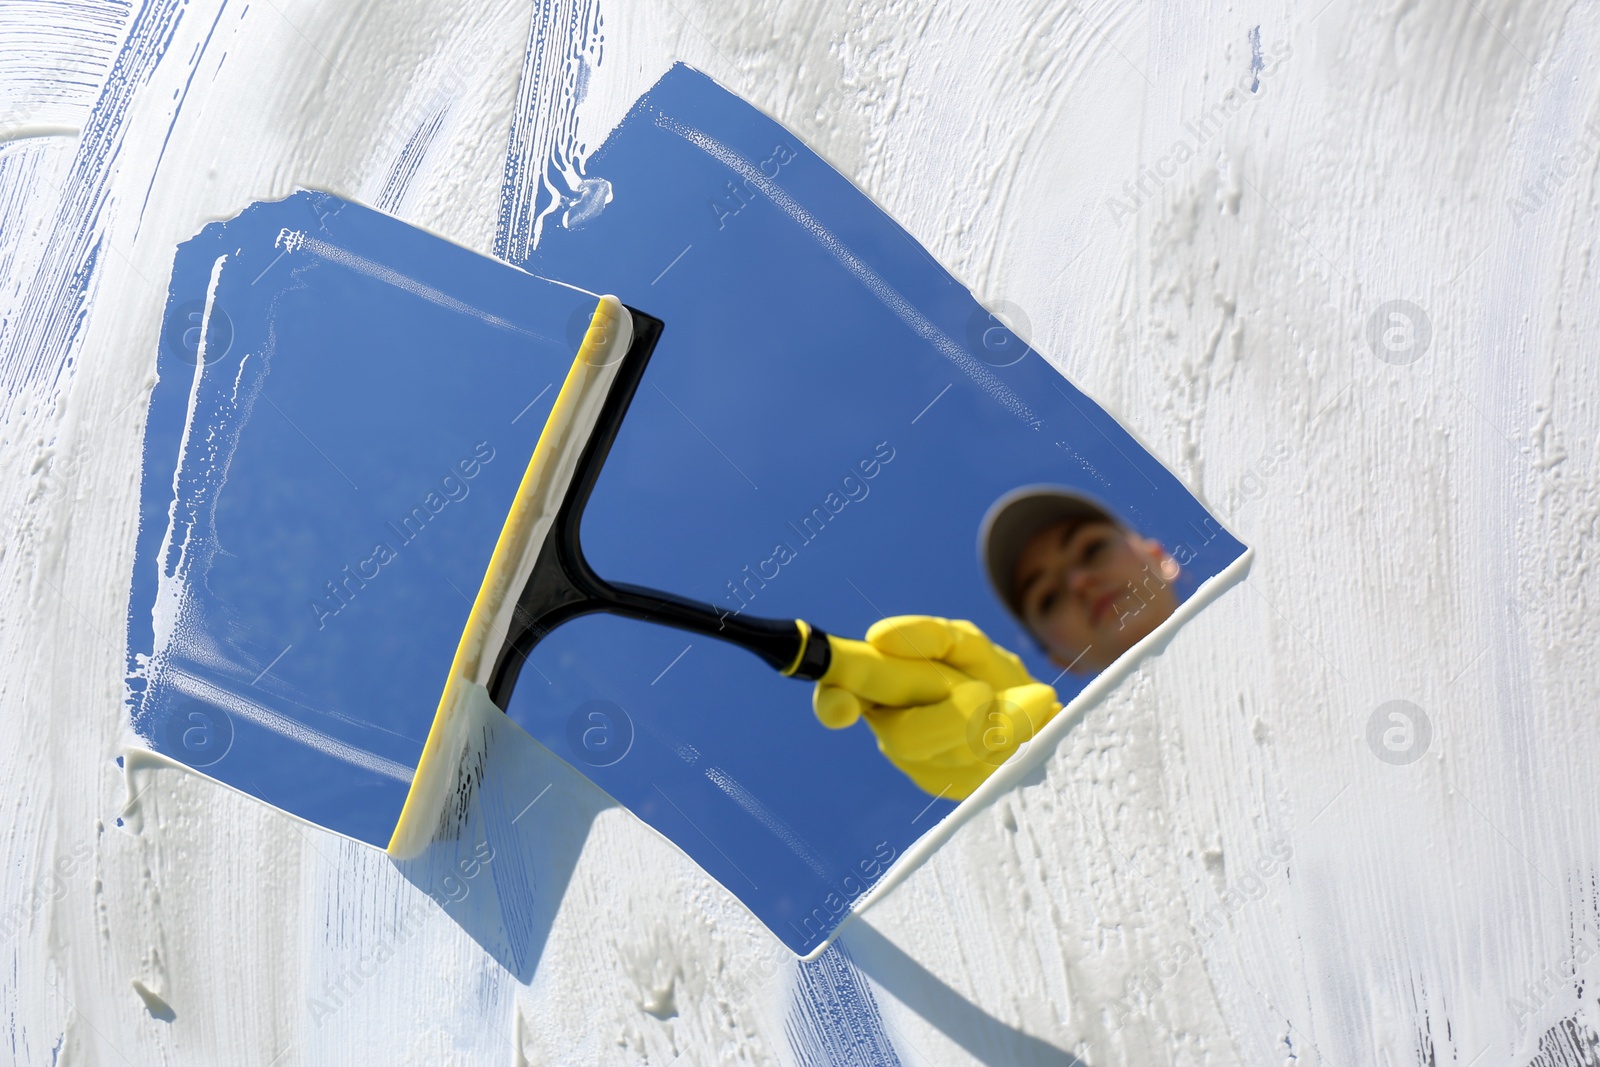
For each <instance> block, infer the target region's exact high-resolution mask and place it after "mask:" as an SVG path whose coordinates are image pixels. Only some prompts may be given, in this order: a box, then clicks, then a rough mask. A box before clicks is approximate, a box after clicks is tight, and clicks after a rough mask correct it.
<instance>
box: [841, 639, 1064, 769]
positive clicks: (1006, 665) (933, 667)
mask: <svg viewBox="0 0 1600 1067" xmlns="http://www.w3.org/2000/svg"><path fill="white" fill-rule="evenodd" d="M828 643H829V647H830V651H831V656H832V659H831V661H830V663H829V666H828V671H827V673H826V674H824V675H823V676H822V679H821V680H820V681H818V682H817V686H816V689H815V690H814V691H813V693H812V706H813V707H814V708H815V709H816V712H817V718H818V719H819V720H821V722H822V724H823V725H824V726H826V727H828V728H830V729H834V730H842V729H844V728H845V727H847V726H851V725H853V724H854V723H855V722H856V720H857V719H860V718H863V717H864V718H865V719H866V720H867V725H868V726H870V727H871V728H872V732H873V733H874V734H876V735H877V738H878V749H879V751H881V752H882V753H883V754H884V756H886V757H887V758H888V760H889V762H891V763H893V764H894V765H895V766H896V767H898V768H899V769H900V770H901V771H903V772H904V773H905V774H906V776H907V777H909V778H910V779H911V780H912V781H913V782H915V783H916V784H917V786H918V787H919V788H921V789H922V790H923V791H925V792H928V793H932V794H934V795H935V796H944V797H949V798H950V799H953V800H964V799H965V798H966V797H967V796H969V795H970V794H971V793H972V791H973V790H974V789H976V788H978V786H979V784H981V783H982V782H983V781H984V779H986V778H988V777H989V775H990V774H992V773H994V770H995V768H996V767H998V766H1000V764H1002V763H1004V762H1005V761H1006V759H1007V758H1008V757H1010V756H1011V755H1012V753H1014V752H1015V751H1016V750H1017V749H1018V748H1019V747H1021V746H1022V745H1023V744H1025V743H1026V742H1028V741H1030V740H1032V738H1033V735H1034V734H1035V733H1037V732H1038V730H1039V728H1040V727H1042V726H1043V725H1044V724H1045V723H1047V722H1049V721H1050V720H1051V719H1052V718H1054V717H1055V715H1056V713H1057V712H1058V711H1060V710H1061V702H1060V701H1059V700H1057V699H1056V691H1055V690H1054V689H1052V688H1051V687H1050V686H1048V685H1045V684H1044V683H1042V682H1036V681H1034V680H1033V678H1032V677H1030V676H1029V674H1028V670H1027V668H1026V667H1024V666H1023V665H1022V660H1020V659H1018V658H1017V656H1016V655H1015V654H1014V653H1011V652H1008V651H1006V650H1005V649H1003V648H1001V647H1000V646H998V645H996V644H995V643H994V642H992V641H990V640H989V638H988V637H986V636H985V635H984V633H983V631H982V630H979V629H978V628H977V627H976V626H974V625H973V624H972V623H970V622H967V621H965V620H951V619H941V618H936V617H934V616H931V615H897V616H893V617H891V618H887V619H882V620H880V621H878V622H876V623H874V624H873V625H872V627H871V629H869V630H868V631H867V639H866V640H865V641H852V640H850V639H849V638H841V637H834V636H833V635H832V634H830V635H828Z"/></svg>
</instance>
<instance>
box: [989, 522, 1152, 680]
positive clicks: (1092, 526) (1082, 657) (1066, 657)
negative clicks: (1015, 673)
mask: <svg viewBox="0 0 1600 1067" xmlns="http://www.w3.org/2000/svg"><path fill="white" fill-rule="evenodd" d="M1177 577H1178V564H1177V562H1176V561H1174V560H1173V558H1172V557H1171V556H1169V555H1167V553H1166V550H1165V549H1163V548H1162V547H1161V545H1160V544H1158V543H1157V542H1155V541H1152V540H1150V539H1148V538H1145V537H1140V536H1139V535H1138V534H1136V533H1133V532H1132V531H1131V530H1123V529H1121V528H1120V527H1117V526H1114V525H1112V524H1111V523H1109V522H1094V521H1089V522H1083V521H1074V520H1068V521H1065V522H1059V523H1056V524H1055V525H1053V526H1047V527H1045V528H1044V529H1042V530H1040V531H1039V532H1038V533H1036V534H1034V535H1033V537H1032V538H1031V539H1030V540H1029V541H1028V543H1027V544H1026V545H1025V546H1023V549H1022V553H1021V555H1019V556H1018V557H1017V569H1016V572H1015V574H1014V575H1013V578H1012V589H1013V591H1014V593H1015V594H1016V603H1018V604H1019V605H1020V606H1021V609H1022V620H1023V622H1025V623H1026V624H1027V626H1028V629H1029V630H1030V631H1032V633H1033V635H1034V636H1035V637H1036V638H1038V639H1039V643H1040V644H1042V645H1044V648H1045V651H1046V652H1048V653H1049V654H1050V658H1051V659H1052V660H1054V661H1055V662H1056V663H1058V664H1060V665H1061V666H1063V667H1067V668H1070V669H1071V670H1074V671H1078V672H1081V673H1096V672H1099V671H1102V670H1105V669H1106V668H1107V667H1109V666H1110V665H1111V663H1112V662H1113V661H1114V660H1115V659H1116V658H1117V657H1118V656H1120V655H1122V654H1123V653H1124V652H1126V651H1127V650H1128V649H1130V648H1132V647H1133V646H1134V644H1135V643H1137V642H1138V641H1139V639H1140V638H1142V637H1144V636H1145V635H1146V634H1148V633H1150V631H1152V630H1154V629H1155V628H1156V627H1157V626H1159V625H1160V624H1161V623H1162V622H1163V621H1164V620H1165V619H1166V618H1167V617H1168V616H1170V615H1171V614H1172V612H1173V610H1174V609H1176V608H1177V606H1178V597H1177V593H1176V591H1175V590H1174V589H1173V587H1172V582H1173V580H1174V579H1175V578H1177Z"/></svg>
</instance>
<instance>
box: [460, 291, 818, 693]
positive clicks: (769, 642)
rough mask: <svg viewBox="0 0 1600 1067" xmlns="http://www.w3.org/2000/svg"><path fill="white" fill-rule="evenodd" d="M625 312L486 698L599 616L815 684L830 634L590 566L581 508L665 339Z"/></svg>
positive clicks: (651, 320) (644, 319) (649, 318)
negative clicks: (587, 427) (625, 337)
mask: <svg viewBox="0 0 1600 1067" xmlns="http://www.w3.org/2000/svg"><path fill="white" fill-rule="evenodd" d="M625 306H626V305H625ZM628 313H629V314H630V315H631V316H632V318H633V341H632V343H631V344H629V346H628V351H627V354H626V355H624V356H623V358H622V365H621V366H620V367H619V368H618V370H617V376H616V378H615V379H614V380H613V382H612V386H611V391H610V392H609V393H608V394H607V395H606V399H605V402H604V403H603V404H602V406H601V409H600V416H599V418H598V420H597V421H596V423H595V429H594V432H593V433H592V434H591V435H590V436H589V440H588V441H587V442H585V444H584V447H583V452H582V454H581V455H580V456H579V458H578V467H577V470H576V472H575V473H574V475H573V479H572V483H571V485H569V486H568V488H567V494H566V497H565V498H564V499H563V500H562V502H561V509H560V510H559V511H558V512H557V513H556V519H555V521H554V522H553V523H551V524H550V530H549V533H547V534H546V535H545V543H544V544H543V545H542V546H540V551H539V553H538V555H537V557H536V558H537V563H535V565H534V570H533V574H532V575H530V576H529V578H528V584H527V585H526V586H524V587H523V590H522V594H521V595H520V596H519V597H518V598H517V606H516V609H515V611H514V612H513V614H512V620H511V628H510V631H509V632H508V633H507V634H506V640H505V644H503V645H502V646H501V649H500V653H499V655H498V656H497V657H496V659H495V664H494V669H493V671H492V672H491V673H490V676H489V687H488V688H489V697H490V699H491V700H493V701H494V703H495V704H496V705H497V706H498V707H501V708H504V707H506V706H507V704H508V702H509V701H510V699H511V691H512V689H513V688H515V686H516V684H517V676H518V674H520V673H521V671H522V665H523V663H525V662H526V661H527V658H528V655H529V654H530V653H531V652H532V651H533V649H534V647H535V646H536V645H538V643H539V642H540V641H541V640H543V639H544V637H545V635H546V634H548V633H550V631H552V630H554V629H555V628H556V627H557V626H560V625H561V624H562V623H564V622H567V621H569V620H571V619H575V618H578V617H579V616H581V615H592V614H595V613H597V612H604V613H606V614H610V615H621V616H624V617H626V618H630V619H639V620H640V621H642V622H652V623H657V624H659V625H663V626H671V627H674V628H676V629H679V630H687V631H689V632H690V633H697V634H701V635H703V636H705V637H711V638H715V639H716V640H718V641H726V642H728V643H729V644H733V645H738V646H739V647H740V648H743V649H745V650H747V651H749V652H753V653H754V654H755V655H757V656H759V657H761V659H763V660H764V661H766V663H767V664H768V665H769V666H771V667H772V668H773V669H775V670H777V671H780V672H782V673H783V674H785V675H787V676H788V677H791V678H799V679H801V680H803V681H816V680H817V679H818V678H821V677H822V676H823V674H824V673H826V672H827V670H828V664H829V662H830V660H831V653H830V649H829V645H828V635H827V634H825V633H824V632H823V631H821V630H819V629H817V628H816V627H814V626H809V625H807V624H806V623H804V622H801V621H799V620H796V619H764V618H754V617H750V616H746V615H743V614H734V613H732V612H729V611H722V610H719V609H717V608H714V607H712V606H711V605H710V604H706V603H702V602H701V601H698V600H690V599H689V598H687V597H681V596H678V595H676V594H674V593H664V592H661V591H660V590H657V589H647V588H645V587H644V586H638V585H628V584H624V583H622V582H607V581H606V580H605V579H603V578H601V577H600V576H599V575H598V574H596V573H595V571H594V568H593V567H591V566H589V561H588V560H587V559H585V558H584V555H583V547H582V545H581V543H580V541H579V536H578V535H579V527H580V526H581V524H582V521H583V509H584V507H585V506H586V505H587V504H588V503H589V494H590V493H591V492H592V491H593V490H594V485H595V482H596V480H598V479H599V477H600V468H601V467H603V466H604V465H605V461H606V456H607V455H609V454H610V452H611V445H612V443H613V442H614V441H615V440H616V438H617V431H618V430H619V429H621V427H622V420H623V417H624V416H626V415H627V413H628V405H629V404H631V403H632V401H633V395H634V393H636V392H637V391H638V389H639V382H640V381H641V380H642V379H643V378H644V370H645V366H646V365H647V364H648V363H649V361H650V356H651V353H653V352H654V351H655V347H656V342H657V341H658V340H660V338H661V329H662V325H663V324H662V322H661V320H660V319H658V318H656V317H654V316H653V315H647V314H645V313H644V312H642V311H639V310H637V309H635V308H632V307H629V308H628Z"/></svg>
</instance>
